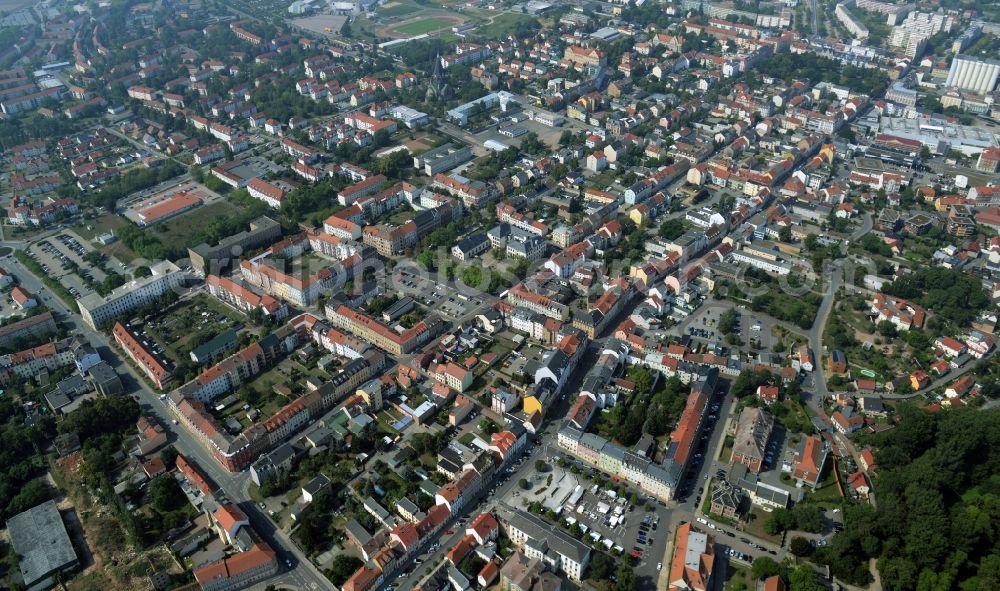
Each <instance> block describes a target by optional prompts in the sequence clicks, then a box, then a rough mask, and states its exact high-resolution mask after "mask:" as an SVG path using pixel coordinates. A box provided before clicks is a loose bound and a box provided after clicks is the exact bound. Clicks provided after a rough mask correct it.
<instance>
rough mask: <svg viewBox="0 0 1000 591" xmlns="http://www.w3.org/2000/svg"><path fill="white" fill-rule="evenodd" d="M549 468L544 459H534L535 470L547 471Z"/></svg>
mask: <svg viewBox="0 0 1000 591" xmlns="http://www.w3.org/2000/svg"><path fill="white" fill-rule="evenodd" d="M549 469H550V468H549V465H548V464H546V463H545V460H542V459H538V460H535V471H537V472H548V471H549Z"/></svg>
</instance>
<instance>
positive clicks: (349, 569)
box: [327, 554, 364, 587]
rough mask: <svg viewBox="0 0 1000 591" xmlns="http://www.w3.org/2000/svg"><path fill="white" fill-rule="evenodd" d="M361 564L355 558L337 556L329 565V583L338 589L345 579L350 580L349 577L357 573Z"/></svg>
mask: <svg viewBox="0 0 1000 591" xmlns="http://www.w3.org/2000/svg"><path fill="white" fill-rule="evenodd" d="M363 564H364V563H363V562H362V561H361V560H360V559H359V558H357V557H356V556H351V555H350V554H337V556H336V557H334V559H333V563H331V564H330V569H329V570H328V571H327V573H328V574H329V578H330V582H331V583H333V584H334V585H336V586H338V587H339V586H340V585H342V584H344V582H345V581H347V579H349V578H351V575H353V574H354V573H355V572H357V570H358V569H359V568H361V566H362V565H363Z"/></svg>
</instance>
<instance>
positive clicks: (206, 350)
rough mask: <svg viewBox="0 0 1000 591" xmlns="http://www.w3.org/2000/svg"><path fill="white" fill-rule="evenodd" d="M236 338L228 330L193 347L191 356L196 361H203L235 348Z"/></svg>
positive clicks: (230, 330) (233, 333)
mask: <svg viewBox="0 0 1000 591" xmlns="http://www.w3.org/2000/svg"><path fill="white" fill-rule="evenodd" d="M236 338H237V337H236V331H235V330H232V329H229V330H227V331H225V332H223V333H222V334H219V335H216V336H215V337H213V338H211V339H209V340H208V341H206V342H204V343H202V344H201V345H198V346H197V347H195V348H194V350H193V351H191V355H192V356H193V357H194V359H196V360H198V361H204V360H205V359H206V358H208V357H212V356H215V355H218V354H219V353H220V352H222V351H225V350H227V349H230V348H234V347H236Z"/></svg>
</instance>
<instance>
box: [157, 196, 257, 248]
mask: <svg viewBox="0 0 1000 591" xmlns="http://www.w3.org/2000/svg"><path fill="white" fill-rule="evenodd" d="M238 211H239V209H238V208H237V206H235V205H233V204H232V203H230V202H229V201H216V202H214V203H209V204H208V205H204V206H202V207H199V208H197V209H195V210H193V211H191V212H190V213H186V214H184V215H182V216H180V217H177V218H174V219H171V220H167V221H165V222H160V223H159V224H156V225H154V226H152V232H153V235H155V236H156V237H157V238H159V239H160V240H162V241H163V242H165V243H167V244H179V245H182V246H185V247H187V246H195V245H196V244H198V243H199V242H201V236H202V233H203V232H204V230H205V226H207V225H208V224H210V223H212V222H213V221H214V220H215V219H217V218H223V217H229V216H232V215H235V214H236V213H237V212H238Z"/></svg>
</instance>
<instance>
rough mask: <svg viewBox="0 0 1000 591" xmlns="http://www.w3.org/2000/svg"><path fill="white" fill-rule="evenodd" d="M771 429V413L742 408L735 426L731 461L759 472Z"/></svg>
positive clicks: (772, 425)
mask: <svg viewBox="0 0 1000 591" xmlns="http://www.w3.org/2000/svg"><path fill="white" fill-rule="evenodd" d="M773 429H774V416H773V415H772V414H771V413H769V412H767V411H766V410H762V409H759V408H753V407H746V408H744V409H743V411H742V412H741V413H740V419H739V422H738V423H737V425H736V437H735V440H734V443H733V454H732V460H731V461H732V462H734V463H738V464H744V465H746V466H747V467H748V468H750V469H751V470H752V471H754V472H760V470H761V468H763V466H764V461H765V455H766V451H767V444H768V442H769V441H770V439H771V431H772V430H773Z"/></svg>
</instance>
